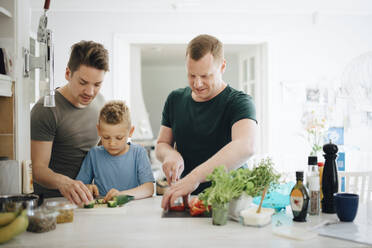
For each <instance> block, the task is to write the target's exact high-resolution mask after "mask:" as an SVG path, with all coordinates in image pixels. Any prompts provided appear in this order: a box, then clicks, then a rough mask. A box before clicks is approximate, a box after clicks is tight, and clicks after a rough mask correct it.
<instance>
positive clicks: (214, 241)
mask: <svg viewBox="0 0 372 248" xmlns="http://www.w3.org/2000/svg"><path fill="white" fill-rule="evenodd" d="M160 202H161V197H158V196H157V197H152V198H148V199H143V200H136V201H132V202H129V203H128V204H126V205H124V206H123V207H120V208H112V209H111V208H99V209H75V216H74V221H73V222H72V223H64V224H57V228H56V229H55V230H53V231H50V232H46V233H40V234H38V233H30V232H24V233H22V234H21V235H19V236H17V237H15V238H14V239H13V240H11V241H9V242H8V243H6V244H4V245H3V246H2V247H110V248H111V247H162V248H163V247H172V248H174V247H198V248H201V247H234V248H236V247H273V248H279V247H296V248H297V247H311V248H319V247H348V248H349V247H368V246H367V245H363V244H358V243H353V242H349V241H344V240H339V239H333V238H328V237H323V236H317V237H316V238H313V239H310V240H306V241H296V240H291V239H287V238H282V237H279V236H276V235H274V234H273V233H272V229H273V228H275V224H277V222H278V218H279V217H278V216H279V215H277V216H274V217H273V221H272V224H271V225H268V226H266V227H261V228H257V227H246V226H242V225H241V224H240V223H238V222H234V221H228V222H227V224H226V225H225V226H214V225H212V220H211V218H196V217H192V218H161V213H162V209H161V208H160ZM358 215H359V213H358ZM283 217H284V220H283V219H281V222H282V223H283V224H287V225H292V221H291V217H290V216H287V217H286V215H283V214H282V215H281V217H280V218H283ZM336 218H337V217H336V215H335V214H332V215H321V216H316V217H314V216H310V217H309V218H308V221H307V222H306V223H293V225H294V226H295V227H303V228H306V227H311V226H315V225H316V224H319V223H321V222H322V221H323V220H324V219H334V220H336ZM0 246H1V245H0Z"/></svg>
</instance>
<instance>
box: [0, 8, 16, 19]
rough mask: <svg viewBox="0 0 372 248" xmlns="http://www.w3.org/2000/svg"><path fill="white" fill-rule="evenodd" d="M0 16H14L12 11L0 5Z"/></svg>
mask: <svg viewBox="0 0 372 248" xmlns="http://www.w3.org/2000/svg"><path fill="white" fill-rule="evenodd" d="M0 16H6V17H9V18H12V17H13V16H12V13H10V12H9V11H8V10H6V9H4V8H3V7H1V6H0Z"/></svg>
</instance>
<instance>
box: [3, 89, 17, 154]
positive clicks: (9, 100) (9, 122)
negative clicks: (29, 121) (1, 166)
mask: <svg viewBox="0 0 372 248" xmlns="http://www.w3.org/2000/svg"><path fill="white" fill-rule="evenodd" d="M14 139H15V134H14V94H13V96H12V97H5V96H0V157H8V158H9V159H15V149H14Z"/></svg>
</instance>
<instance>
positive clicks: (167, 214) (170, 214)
mask: <svg viewBox="0 0 372 248" xmlns="http://www.w3.org/2000/svg"><path fill="white" fill-rule="evenodd" d="M161 217H162V218H190V217H191V218H210V217H212V212H209V213H205V214H204V215H200V216H191V214H190V212H189V211H163V212H162V213H161Z"/></svg>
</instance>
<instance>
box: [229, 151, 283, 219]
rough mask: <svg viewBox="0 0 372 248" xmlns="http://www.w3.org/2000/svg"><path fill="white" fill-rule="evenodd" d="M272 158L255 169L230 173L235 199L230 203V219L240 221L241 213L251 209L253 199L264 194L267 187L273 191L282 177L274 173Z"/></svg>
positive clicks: (259, 163)
mask: <svg viewBox="0 0 372 248" xmlns="http://www.w3.org/2000/svg"><path fill="white" fill-rule="evenodd" d="M273 165H274V164H273V162H272V160H271V158H264V159H262V160H260V162H258V163H257V164H255V165H254V167H253V169H248V168H241V169H238V170H234V171H230V174H231V176H232V186H233V195H234V196H233V198H232V200H231V203H230V209H229V217H230V218H231V219H233V220H236V221H239V215H240V211H242V210H243V209H247V208H249V207H250V205H251V203H252V199H253V198H252V197H256V196H259V195H261V194H262V192H263V191H264V189H265V187H268V188H269V186H270V185H271V187H270V188H269V190H273V189H274V188H275V185H277V183H278V180H279V177H280V175H279V174H277V173H276V172H275V171H274V167H273Z"/></svg>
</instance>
